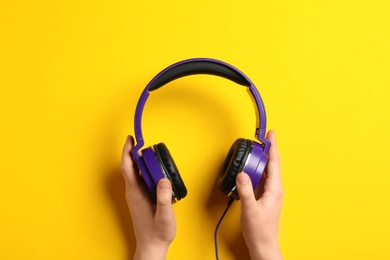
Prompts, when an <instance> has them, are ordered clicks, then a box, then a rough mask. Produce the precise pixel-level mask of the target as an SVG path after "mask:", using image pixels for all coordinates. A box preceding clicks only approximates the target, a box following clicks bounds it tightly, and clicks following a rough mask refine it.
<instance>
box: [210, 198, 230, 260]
mask: <svg viewBox="0 0 390 260" xmlns="http://www.w3.org/2000/svg"><path fill="white" fill-rule="evenodd" d="M233 201H234V198H232V197H230V199H229V202H228V203H227V205H226V208H225V211H224V212H223V213H222V216H221V218H220V219H219V221H218V223H217V226H216V227H215V231H214V245H215V259H216V260H219V257H218V239H217V233H218V229H219V226H220V225H221V222H222V220H223V218H224V217H225V215H226V213H227V212H228V210H229V208H230V206H231V205H232V204H233Z"/></svg>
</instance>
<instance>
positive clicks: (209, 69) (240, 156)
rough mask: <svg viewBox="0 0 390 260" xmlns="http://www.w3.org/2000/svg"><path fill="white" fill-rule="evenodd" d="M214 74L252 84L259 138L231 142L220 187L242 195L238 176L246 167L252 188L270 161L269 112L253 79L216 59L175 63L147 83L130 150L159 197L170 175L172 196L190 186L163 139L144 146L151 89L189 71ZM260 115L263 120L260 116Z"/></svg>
mask: <svg viewBox="0 0 390 260" xmlns="http://www.w3.org/2000/svg"><path fill="white" fill-rule="evenodd" d="M194 74H211V75H215V76H220V77H224V78H226V79H229V80H231V81H234V82H236V83H238V84H240V85H242V86H245V87H248V88H249V93H250V95H251V97H252V100H254V103H255V107H256V116H257V123H256V133H255V137H256V139H257V140H256V141H252V140H249V139H243V138H239V139H237V140H236V141H235V142H234V143H233V145H232V146H231V148H230V150H229V152H228V155H227V158H226V160H225V162H224V164H223V166H222V168H221V171H220V174H219V177H218V188H219V190H220V191H222V192H223V193H225V194H226V195H227V196H231V197H233V198H234V199H239V197H238V193H237V191H236V176H237V174H238V173H240V172H242V171H244V172H245V173H247V174H248V175H249V177H250V178H251V181H252V185H253V189H255V188H256V186H257V185H258V184H259V182H260V179H261V176H262V174H263V172H264V169H265V166H266V164H267V161H268V150H269V148H270V146H271V143H270V142H269V141H268V140H267V139H266V138H265V133H266V115H265V108H264V104H263V101H262V99H261V96H260V94H259V92H258V91H257V89H256V87H255V85H254V84H253V83H252V81H251V80H250V79H249V78H248V77H247V76H245V74H243V73H242V72H241V71H239V70H238V69H236V68H235V67H233V66H231V65H229V64H227V63H225V62H222V61H219V60H214V59H206V58H197V59H188V60H184V61H180V62H178V63H175V64H173V65H171V66H169V67H167V68H166V69H164V70H163V71H161V72H160V73H159V74H157V76H155V77H154V78H153V79H152V80H151V81H150V82H149V84H148V85H147V86H146V88H145V89H144V91H143V92H142V94H141V97H140V98H139V100H138V104H137V108H136V111H135V117H134V130H135V138H136V141H137V144H136V145H135V146H134V148H133V150H132V151H131V153H132V155H133V157H134V159H135V161H136V163H137V165H138V168H139V170H140V173H141V175H142V177H143V179H144V181H145V184H146V187H147V189H148V190H149V192H150V195H151V197H152V199H153V200H154V201H156V186H157V183H158V181H159V180H160V179H162V178H168V179H169V180H170V181H171V183H172V192H173V194H172V199H173V200H175V201H177V200H181V199H182V198H184V197H185V196H186V195H187V188H186V186H185V185H184V182H183V180H182V178H181V176H180V174H179V171H178V169H177V167H176V164H175V162H174V161H173V158H172V156H171V155H170V153H169V151H168V148H167V147H166V146H165V144H164V143H159V144H157V145H153V146H152V147H148V148H145V149H143V150H142V151H141V153H139V150H140V149H141V148H142V146H143V145H144V139H143V136H142V130H141V119H142V111H143V109H144V106H145V103H146V100H147V98H148V96H149V92H151V91H153V90H156V89H158V88H160V87H162V86H164V85H165V84H167V83H169V82H171V81H173V80H175V79H178V78H181V77H185V76H189V75H194ZM259 119H260V120H259Z"/></svg>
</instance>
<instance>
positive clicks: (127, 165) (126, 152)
mask: <svg viewBox="0 0 390 260" xmlns="http://www.w3.org/2000/svg"><path fill="white" fill-rule="evenodd" d="M133 146H134V139H133V137H132V136H130V135H129V136H127V138H126V142H125V144H124V146H123V150H122V160H121V166H122V173H123V176H124V177H125V179H126V181H129V182H130V183H131V182H134V181H135V174H134V171H135V167H134V162H133V158H132V157H131V154H130V151H131V149H133Z"/></svg>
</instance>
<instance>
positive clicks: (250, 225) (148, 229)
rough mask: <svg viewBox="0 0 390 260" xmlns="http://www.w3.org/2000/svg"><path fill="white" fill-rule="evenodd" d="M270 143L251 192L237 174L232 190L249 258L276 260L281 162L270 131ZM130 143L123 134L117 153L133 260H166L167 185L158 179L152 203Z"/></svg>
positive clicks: (169, 225)
mask: <svg viewBox="0 0 390 260" xmlns="http://www.w3.org/2000/svg"><path fill="white" fill-rule="evenodd" d="M267 139H268V140H269V141H271V144H272V145H271V148H270V151H269V162H268V164H267V168H266V175H264V176H266V177H265V178H263V180H262V182H261V184H260V185H259V186H258V187H257V188H256V190H255V191H253V189H252V184H251V181H250V179H249V177H248V175H247V174H246V173H240V174H238V175H237V178H236V184H237V191H238V193H239V195H240V201H241V203H240V204H241V231H242V234H243V237H244V239H245V242H246V244H247V246H248V249H249V253H250V256H251V259H252V260H279V259H282V255H281V253H280V250H279V246H278V241H277V234H278V225H279V217H280V210H281V205H282V199H283V189H282V185H281V181H280V160H279V153H278V149H277V145H276V139H275V133H274V132H273V131H269V132H268V134H267ZM133 146H134V139H133V138H132V137H131V136H128V137H127V139H126V143H125V145H124V147H123V153H122V173H123V176H124V178H125V182H126V201H127V204H128V206H129V210H130V214H131V218H132V221H133V228H134V235H135V238H136V241H137V244H136V250H135V253H134V258H133V259H134V260H144V259H145V260H154V259H156V260H158V259H166V255H167V252H168V248H169V245H170V244H171V242H172V241H173V239H174V238H175V234H176V220H175V216H174V213H173V209H172V202H171V197H172V186H171V183H170V181H169V180H167V179H162V180H160V181H159V183H158V185H157V204H153V203H152V202H151V200H150V197H149V195H148V193H147V190H146V187H145V184H144V183H143V181H142V179H141V177H140V176H139V174H138V169H137V166H136V164H135V163H134V161H133V159H132V157H131V155H130V151H131V149H132V148H133Z"/></svg>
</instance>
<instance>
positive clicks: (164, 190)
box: [156, 179, 174, 224]
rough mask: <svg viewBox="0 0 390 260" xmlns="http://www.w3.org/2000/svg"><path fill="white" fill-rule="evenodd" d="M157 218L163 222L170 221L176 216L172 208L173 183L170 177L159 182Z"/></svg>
mask: <svg viewBox="0 0 390 260" xmlns="http://www.w3.org/2000/svg"><path fill="white" fill-rule="evenodd" d="M156 218H157V220H158V221H161V222H162V223H167V224H168V223H169V222H170V221H172V219H173V218H174V213H173V209H172V185H171V182H170V181H169V180H168V179H161V180H160V181H159V182H158V184H157V209H156Z"/></svg>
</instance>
